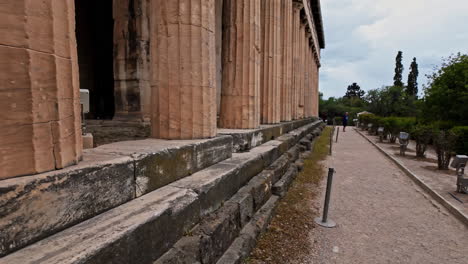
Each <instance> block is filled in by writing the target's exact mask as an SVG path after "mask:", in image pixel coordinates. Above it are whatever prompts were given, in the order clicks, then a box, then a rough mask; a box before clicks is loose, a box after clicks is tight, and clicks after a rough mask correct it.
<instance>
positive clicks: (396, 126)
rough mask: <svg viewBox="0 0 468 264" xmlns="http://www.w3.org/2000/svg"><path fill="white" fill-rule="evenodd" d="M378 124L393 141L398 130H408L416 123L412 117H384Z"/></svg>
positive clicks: (393, 141)
mask: <svg viewBox="0 0 468 264" xmlns="http://www.w3.org/2000/svg"><path fill="white" fill-rule="evenodd" d="M379 122H380V125H381V126H383V127H384V129H385V132H386V133H387V134H389V135H390V142H391V143H395V142H396V139H397V137H398V134H399V133H400V132H408V133H409V132H410V131H411V129H412V128H413V127H414V126H415V125H416V118H414V117H394V116H392V117H385V118H382V119H380V121H379Z"/></svg>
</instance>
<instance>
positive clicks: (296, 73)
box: [291, 2, 303, 119]
mask: <svg viewBox="0 0 468 264" xmlns="http://www.w3.org/2000/svg"><path fill="white" fill-rule="evenodd" d="M302 6H303V5H302V4H301V3H299V2H293V28H292V29H293V36H292V38H293V49H292V52H293V55H292V57H293V65H292V68H293V69H292V71H293V76H292V89H291V90H292V100H291V112H292V113H291V114H292V118H293V119H298V118H299V111H298V110H299V86H300V71H301V69H300V64H299V62H300V36H299V35H300V25H301V8H302Z"/></svg>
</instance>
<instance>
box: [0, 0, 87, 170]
mask: <svg viewBox="0 0 468 264" xmlns="http://www.w3.org/2000/svg"><path fill="white" fill-rule="evenodd" d="M0 17H2V19H1V20H2V26H1V27H0V35H1V36H2V37H1V38H0V58H2V61H1V63H0V83H1V86H0V102H1V104H0V127H1V128H0V179H5V178H11V177H15V176H20V175H26V174H35V173H40V172H45V171H49V170H54V169H61V168H64V167H66V166H68V165H72V164H76V163H77V162H78V161H79V160H80V159H81V155H82V138H81V118H80V113H81V110H80V109H81V107H80V99H79V97H80V94H79V79H78V63H77V61H78V60H77V51H76V37H75V6H74V1H73V0H62V1H52V0H44V1H26V0H15V1H3V3H2V8H0Z"/></svg>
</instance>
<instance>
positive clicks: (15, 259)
mask: <svg viewBox="0 0 468 264" xmlns="http://www.w3.org/2000/svg"><path fill="white" fill-rule="evenodd" d="M319 125H320V124H317V125H315V126H307V128H305V129H304V128H300V129H297V130H300V131H305V132H304V133H306V132H307V131H308V133H310V132H312V131H313V130H315V129H317V127H318V126H319ZM300 131H299V132H298V131H296V132H294V131H291V133H292V132H294V133H292V136H291V137H292V138H293V140H295V141H296V142H298V141H299V140H300V139H299V138H297V139H296V137H297V136H298V135H302V134H303V133H302V132H300ZM288 140H290V139H288ZM288 144H289V143H288V141H287V140H283V141H280V140H279V139H278V140H273V141H269V142H267V143H265V144H263V145H261V146H258V147H256V148H254V149H252V150H251V151H250V152H246V153H235V154H234V155H233V156H232V158H229V159H226V160H224V161H220V162H217V163H216V164H214V165H212V166H210V167H208V168H206V169H203V170H201V171H199V172H196V173H194V174H192V175H190V176H188V177H185V178H182V179H179V180H177V181H175V182H173V183H170V184H169V185H166V186H164V187H161V188H159V189H157V190H155V191H151V192H149V193H146V194H145V195H143V196H141V197H138V198H136V199H133V200H130V201H127V202H126V203H124V204H122V205H120V206H118V207H116V208H114V209H111V210H109V211H107V212H104V213H102V214H100V215H97V216H95V217H93V218H91V219H89V220H87V221H84V222H82V223H79V224H77V225H75V226H72V227H69V228H68V229H65V230H64V231H61V232H59V233H57V234H55V235H53V236H50V237H48V238H45V239H43V240H41V241H39V242H37V243H35V244H33V245H31V246H28V247H26V248H24V249H21V250H19V251H17V252H14V253H12V254H10V255H8V256H6V257H4V258H1V259H0V263H2V264H3V263H151V262H152V261H153V260H155V259H157V258H158V257H160V256H161V255H162V254H163V253H165V252H166V251H168V250H169V249H170V248H171V247H172V246H173V244H174V243H175V242H176V241H178V240H179V239H180V238H181V237H182V236H183V235H184V234H185V233H187V232H190V230H191V229H192V228H193V226H194V225H195V224H197V223H199V221H200V219H202V218H203V217H205V216H206V215H208V214H210V213H212V212H214V211H215V210H217V209H218V208H220V207H222V205H223V204H224V203H225V201H227V200H228V199H230V198H231V197H232V196H233V195H235V194H236V193H239V192H238V190H239V189H241V191H242V189H243V188H242V186H243V185H245V184H246V183H247V182H250V181H252V179H251V178H252V177H254V176H255V175H257V174H258V173H259V172H261V171H262V170H263V169H265V168H268V167H270V165H272V166H271V167H270V168H271V169H274V170H273V171H271V170H265V171H264V172H262V173H260V174H258V175H260V177H263V178H264V182H260V185H259V184H257V186H261V184H264V185H263V186H266V187H262V188H263V190H267V192H270V193H271V186H272V185H273V184H274V182H272V180H271V179H273V178H274V177H276V176H275V175H278V174H277V173H276V174H275V169H276V170H284V169H285V166H286V165H284V159H285V158H284V156H287V157H289V156H294V155H296V154H294V151H293V153H290V152H291V151H288V152H287V153H286V151H287V150H288V148H287V146H288ZM282 155H283V157H282ZM280 157H281V158H280ZM276 160H278V161H277V163H273V162H274V161H276ZM288 166H289V163H288ZM248 185H249V184H247V186H248ZM248 188H249V187H247V189H248ZM262 188H260V187H259V188H258V190H259V191H258V192H255V191H252V190H251V191H249V195H250V196H251V197H252V198H251V199H252V200H253V202H254V203H253V206H255V207H256V208H257V207H259V206H261V205H262V204H263V203H264V202H262V201H266V200H268V198H269V195H266V196H265V195H263V193H265V191H262ZM244 192H245V191H244ZM116 195H118V193H116ZM270 195H271V194H270ZM249 199H250V198H249V196H246V197H242V199H240V200H239V201H238V208H239V215H240V216H239V217H243V219H244V220H243V221H244V223H245V222H247V221H248V220H249V219H250V218H251V215H252V214H253V213H252V212H251V213H248V212H249V209H246V206H247V205H248V202H247V201H248V200H249ZM241 204H246V206H241ZM241 209H242V210H241ZM257 209H258V208H257Z"/></svg>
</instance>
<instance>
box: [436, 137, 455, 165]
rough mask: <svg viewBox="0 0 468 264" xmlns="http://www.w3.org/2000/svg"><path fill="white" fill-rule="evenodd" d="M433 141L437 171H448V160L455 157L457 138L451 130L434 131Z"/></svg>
mask: <svg viewBox="0 0 468 264" xmlns="http://www.w3.org/2000/svg"><path fill="white" fill-rule="evenodd" d="M433 140H434V147H435V149H436V152H437V165H438V167H439V170H448V166H449V164H450V159H451V158H452V156H453V155H455V146H456V143H457V140H458V136H457V134H455V133H454V132H453V131H452V130H436V132H435V133H434V137H433Z"/></svg>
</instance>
